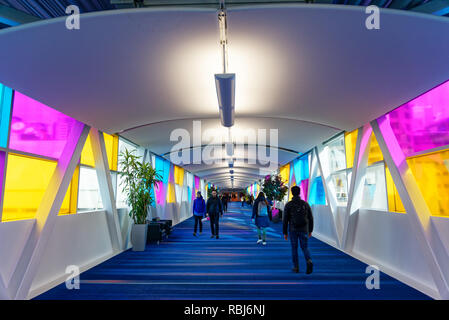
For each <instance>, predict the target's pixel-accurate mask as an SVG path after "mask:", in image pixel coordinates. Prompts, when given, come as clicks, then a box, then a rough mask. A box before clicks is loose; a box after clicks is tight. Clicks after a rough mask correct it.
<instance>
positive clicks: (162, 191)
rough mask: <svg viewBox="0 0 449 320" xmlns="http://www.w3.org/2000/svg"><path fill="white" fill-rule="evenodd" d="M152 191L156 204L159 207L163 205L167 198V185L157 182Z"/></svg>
mask: <svg viewBox="0 0 449 320" xmlns="http://www.w3.org/2000/svg"><path fill="white" fill-rule="evenodd" d="M154 191H155V193H156V203H157V204H159V205H164V204H165V198H166V196H167V184H164V183H163V182H162V181H158V182H156V183H155V185H154Z"/></svg>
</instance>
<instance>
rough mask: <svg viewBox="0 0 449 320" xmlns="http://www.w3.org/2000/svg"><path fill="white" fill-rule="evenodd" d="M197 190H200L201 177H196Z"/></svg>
mask: <svg viewBox="0 0 449 320" xmlns="http://www.w3.org/2000/svg"><path fill="white" fill-rule="evenodd" d="M195 189H196V190H200V177H197V176H195Z"/></svg>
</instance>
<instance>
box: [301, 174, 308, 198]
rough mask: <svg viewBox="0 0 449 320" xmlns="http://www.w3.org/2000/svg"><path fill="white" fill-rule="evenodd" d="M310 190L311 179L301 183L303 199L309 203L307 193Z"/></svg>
mask: <svg viewBox="0 0 449 320" xmlns="http://www.w3.org/2000/svg"><path fill="white" fill-rule="evenodd" d="M308 190H309V179H306V180H302V181H301V195H300V196H301V199H305V200H306V201H307V192H308Z"/></svg>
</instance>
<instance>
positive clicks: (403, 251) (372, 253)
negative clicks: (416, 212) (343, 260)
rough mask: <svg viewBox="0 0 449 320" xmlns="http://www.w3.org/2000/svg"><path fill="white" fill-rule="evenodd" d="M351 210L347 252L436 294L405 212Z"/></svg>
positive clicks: (410, 283) (408, 282) (422, 289)
mask: <svg viewBox="0 0 449 320" xmlns="http://www.w3.org/2000/svg"><path fill="white" fill-rule="evenodd" d="M354 214H358V219H357V225H356V226H354V229H353V230H355V232H354V234H353V246H352V250H349V252H348V253H350V254H352V255H354V256H355V257H357V258H359V259H361V260H362V261H365V262H368V263H369V262H371V261H375V263H376V264H377V265H378V266H379V267H380V268H381V270H383V271H385V272H387V273H390V274H391V275H393V276H395V277H396V278H398V279H399V280H401V281H404V282H406V283H407V284H409V285H411V286H413V287H415V288H417V289H419V290H421V291H423V292H425V293H426V294H428V295H431V296H433V297H437V296H438V293H437V289H436V286H435V283H434V281H433V277H432V274H431V272H430V270H429V267H428V264H427V262H426V260H425V257H424V255H423V253H422V251H421V246H420V245H419V243H418V242H417V238H416V236H415V234H414V233H413V229H412V228H411V227H410V224H409V222H408V220H407V216H406V214H402V213H394V212H383V211H373V210H367V209H360V210H359V211H357V212H356V213H354ZM381 285H382V284H381Z"/></svg>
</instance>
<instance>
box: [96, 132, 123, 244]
mask: <svg viewBox="0 0 449 320" xmlns="http://www.w3.org/2000/svg"><path fill="white" fill-rule="evenodd" d="M90 136H91V142H92V152H93V154H94V159H95V169H96V170H97V178H98V186H99V188H100V195H101V200H102V202H103V208H104V210H106V218H107V222H108V228H109V234H110V236H111V244H112V248H113V250H114V252H119V251H122V250H123V241H122V235H121V231H120V224H119V219H118V213H117V205H116V202H115V196H114V189H113V187H112V179H111V172H110V171H109V164H108V156H107V153H106V146H105V143H104V135H103V133H102V132H100V131H98V130H97V129H94V128H92V129H91V131H90Z"/></svg>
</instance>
